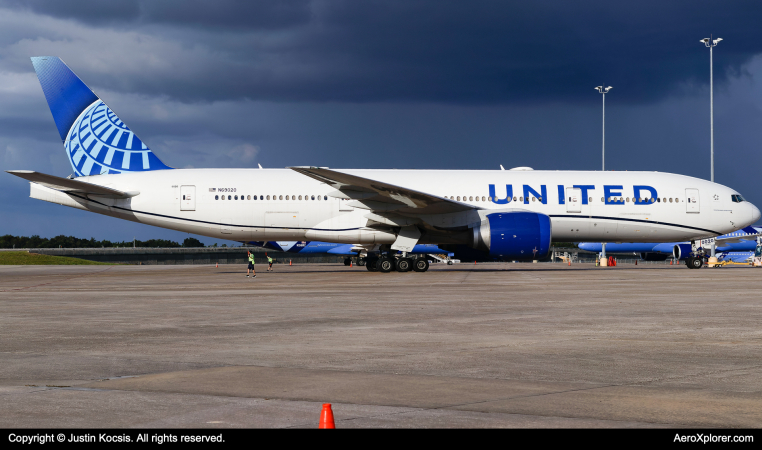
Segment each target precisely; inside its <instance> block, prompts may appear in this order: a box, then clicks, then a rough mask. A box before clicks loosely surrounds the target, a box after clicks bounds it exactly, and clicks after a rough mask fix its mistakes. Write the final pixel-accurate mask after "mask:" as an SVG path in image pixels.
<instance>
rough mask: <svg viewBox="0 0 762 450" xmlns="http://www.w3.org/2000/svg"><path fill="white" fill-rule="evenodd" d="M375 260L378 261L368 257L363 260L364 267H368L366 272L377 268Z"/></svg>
mask: <svg viewBox="0 0 762 450" xmlns="http://www.w3.org/2000/svg"><path fill="white" fill-rule="evenodd" d="M376 262H378V260H377V259H368V260H367V261H365V268H366V269H368V272H377V271H378V268H377V267H376Z"/></svg>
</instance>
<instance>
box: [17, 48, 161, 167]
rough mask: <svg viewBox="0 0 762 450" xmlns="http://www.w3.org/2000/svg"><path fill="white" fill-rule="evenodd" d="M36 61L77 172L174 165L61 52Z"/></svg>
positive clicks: (38, 72)
mask: <svg viewBox="0 0 762 450" xmlns="http://www.w3.org/2000/svg"><path fill="white" fill-rule="evenodd" d="M32 64H33V65H34V70H35V72H37V78H38V79H39V80H40V85H42V91H43V92H44V93H45V98H46V99H47V100H48V106H50V112H51V113H53V120H55V122H56V127H57V128H58V134H59V135H60V136H61V140H62V141H63V143H64V147H65V148H66V154H67V156H68V157H69V161H70V162H71V167H72V168H73V169H74V175H75V176H86V175H100V174H104V173H121V172H142V171H146V170H162V169H171V167H168V166H166V165H165V164H164V163H162V162H161V161H160V160H159V158H157V157H156V155H154V154H153V152H152V151H151V149H149V148H148V147H146V145H145V144H144V143H143V141H141V140H140V139H139V138H138V137H137V136H136V135H135V133H133V132H132V131H131V130H130V129H129V128H128V127H127V125H125V124H124V122H122V121H121V120H120V119H119V117H117V116H116V114H114V112H113V111H112V110H111V109H110V108H109V107H108V106H106V104H105V103H103V101H102V100H101V99H99V98H98V96H97V95H95V93H93V91H91V90H90V88H88V87H87V86H86V85H85V83H83V82H82V80H80V79H79V77H77V75H75V74H74V72H72V71H71V69H69V67H68V66H67V65H66V64H65V63H64V62H63V61H61V59H60V58H58V57H56V56H35V57H33V58H32Z"/></svg>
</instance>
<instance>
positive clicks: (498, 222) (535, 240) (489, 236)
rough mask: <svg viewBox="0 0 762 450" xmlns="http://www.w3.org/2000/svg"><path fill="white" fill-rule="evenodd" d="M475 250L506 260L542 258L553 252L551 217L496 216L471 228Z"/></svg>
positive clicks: (524, 213)
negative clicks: (551, 245) (551, 249)
mask: <svg viewBox="0 0 762 450" xmlns="http://www.w3.org/2000/svg"><path fill="white" fill-rule="evenodd" d="M471 237H472V242H471V247H473V248H475V249H478V250H483V251H486V252H488V253H489V255H490V256H491V257H493V258H498V259H503V260H532V259H541V258H544V257H546V256H547V255H548V252H549V251H550V240H551V223H550V217H548V216H547V215H545V214H539V213H534V212H529V211H512V212H500V213H492V214H489V215H487V216H486V218H485V219H484V220H483V221H481V222H480V223H478V224H475V225H474V226H473V227H472V229H471Z"/></svg>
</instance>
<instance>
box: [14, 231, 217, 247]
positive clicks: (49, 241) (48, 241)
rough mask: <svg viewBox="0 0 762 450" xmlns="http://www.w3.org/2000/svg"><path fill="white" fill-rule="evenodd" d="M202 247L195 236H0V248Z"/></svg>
mask: <svg viewBox="0 0 762 450" xmlns="http://www.w3.org/2000/svg"><path fill="white" fill-rule="evenodd" d="M133 245H134V246H135V247H154V248H156V247H162V248H168V247H169V248H176V247H203V246H204V244H202V243H201V241H199V240H198V239H196V238H192V237H189V238H185V240H184V241H183V243H182V244H179V243H177V242H175V241H169V240H166V239H149V240H147V241H139V240H135V241H134V244H133V241H122V242H111V241H109V240H105V239H104V240H102V241H96V240H95V239H94V238H90V239H80V238H77V237H74V236H64V235H59V236H56V237H52V238H42V237H40V236H38V235H34V236H31V237H26V236H13V235H10V234H6V235H5V236H0V248H59V247H61V248H102V247H132V246H133Z"/></svg>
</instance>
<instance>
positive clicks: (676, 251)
mask: <svg viewBox="0 0 762 450" xmlns="http://www.w3.org/2000/svg"><path fill="white" fill-rule="evenodd" d="M692 251H693V249H692V248H691V244H677V245H675V246H674V247H673V248H672V256H674V257H675V259H688V258H690V257H691V252H692Z"/></svg>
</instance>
